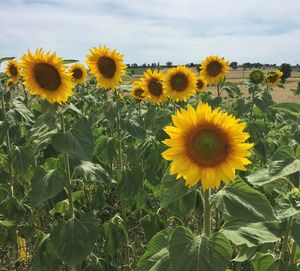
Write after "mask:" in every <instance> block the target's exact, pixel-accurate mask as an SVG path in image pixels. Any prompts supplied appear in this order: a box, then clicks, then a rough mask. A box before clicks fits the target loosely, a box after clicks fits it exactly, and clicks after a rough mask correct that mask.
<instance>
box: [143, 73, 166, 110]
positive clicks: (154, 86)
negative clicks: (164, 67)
mask: <svg viewBox="0 0 300 271" xmlns="http://www.w3.org/2000/svg"><path fill="white" fill-rule="evenodd" d="M142 87H143V89H144V90H145V97H146V98H147V99H149V100H150V101H151V102H153V103H157V104H159V103H161V102H163V101H165V100H166V98H167V96H166V88H165V84H164V82H163V75H162V74H161V72H160V71H158V70H154V71H153V72H152V71H151V70H150V69H148V70H147V71H146V72H145V73H144V78H143V83H142Z"/></svg>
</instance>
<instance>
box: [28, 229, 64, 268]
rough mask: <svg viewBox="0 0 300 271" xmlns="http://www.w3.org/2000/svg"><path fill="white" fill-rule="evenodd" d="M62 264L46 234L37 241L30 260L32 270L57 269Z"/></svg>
mask: <svg viewBox="0 0 300 271" xmlns="http://www.w3.org/2000/svg"><path fill="white" fill-rule="evenodd" d="M61 265H62V262H61V261H60V259H58V258H57V256H56V255H55V253H54V248H53V246H52V244H51V242H50V240H49V234H46V235H45V236H44V237H43V239H42V240H41V241H40V242H39V244H38V248H37V251H36V253H35V254H34V257H33V260H32V271H57V270H59V267H60V266H61Z"/></svg>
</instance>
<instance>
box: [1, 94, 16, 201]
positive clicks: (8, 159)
mask: <svg viewBox="0 0 300 271" xmlns="http://www.w3.org/2000/svg"><path fill="white" fill-rule="evenodd" d="M1 106H2V114H3V120H4V121H5V120H6V111H5V103H4V96H3V94H2V95H1ZM6 148H7V161H8V170H9V182H10V191H11V196H12V197H13V196H14V186H15V182H14V176H13V168H12V163H11V158H10V154H11V151H12V149H11V141H10V136H9V128H8V129H7V132H6Z"/></svg>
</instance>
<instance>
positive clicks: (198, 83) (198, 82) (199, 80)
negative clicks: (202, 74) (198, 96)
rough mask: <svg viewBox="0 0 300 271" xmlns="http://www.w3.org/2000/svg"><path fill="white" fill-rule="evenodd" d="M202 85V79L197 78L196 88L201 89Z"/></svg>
mask: <svg viewBox="0 0 300 271" xmlns="http://www.w3.org/2000/svg"><path fill="white" fill-rule="evenodd" d="M203 85H204V83H203V81H202V80H201V79H198V81H197V88H198V89H202V88H203Z"/></svg>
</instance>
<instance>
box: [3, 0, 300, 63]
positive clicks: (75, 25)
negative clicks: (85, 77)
mask: <svg viewBox="0 0 300 271" xmlns="http://www.w3.org/2000/svg"><path fill="white" fill-rule="evenodd" d="M299 14H300V1H299V0H285V1H282V0H85V1H84V0H82V1H78V0H45V1H43V0H0V58H1V57H7V56H14V57H20V56H22V54H23V53H25V52H26V51H27V50H28V49H29V50H31V51H35V49H36V48H40V47H43V48H44V49H45V50H46V51H56V52H57V54H58V56H61V57H63V58H65V59H78V60H80V61H84V60H85V56H86V55H87V54H88V53H89V49H90V48H92V47H97V46H99V45H107V46H108V47H109V48H112V49H117V51H119V52H120V53H122V54H124V59H125V62H126V63H137V64H143V63H154V62H156V63H157V62H160V64H165V63H166V62H167V61H171V62H172V63H174V64H186V63H190V62H193V63H200V62H201V61H202V60H203V59H204V58H205V57H206V56H207V55H220V56H222V57H225V58H226V59H228V60H229V61H237V62H238V63H245V62H260V63H270V64H273V63H276V64H281V63H291V64H300V16H299Z"/></svg>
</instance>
